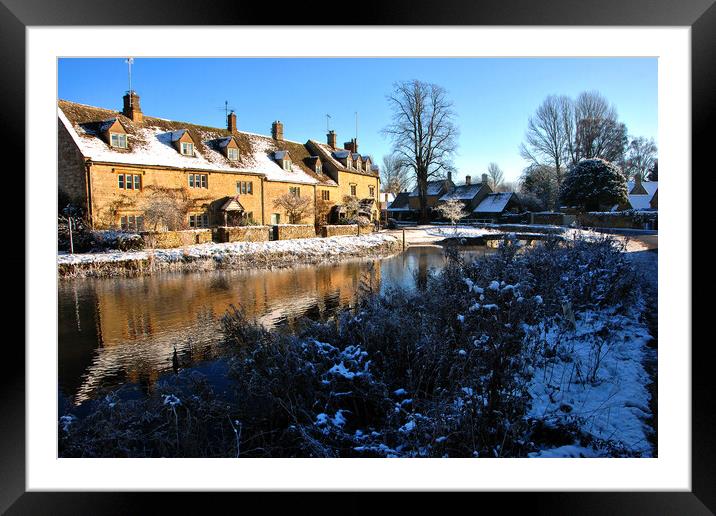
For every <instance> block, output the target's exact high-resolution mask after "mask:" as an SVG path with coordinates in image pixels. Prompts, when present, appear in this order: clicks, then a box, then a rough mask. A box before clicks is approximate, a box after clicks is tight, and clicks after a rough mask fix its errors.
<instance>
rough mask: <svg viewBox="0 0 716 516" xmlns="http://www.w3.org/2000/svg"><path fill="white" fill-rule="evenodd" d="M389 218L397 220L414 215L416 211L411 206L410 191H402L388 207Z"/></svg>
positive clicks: (406, 218)
mask: <svg viewBox="0 0 716 516" xmlns="http://www.w3.org/2000/svg"><path fill="white" fill-rule="evenodd" d="M387 212H388V218H389V219H395V220H409V219H411V218H412V217H414V213H415V211H414V210H412V209H411V208H410V192H400V193H399V194H398V195H396V196H395V199H393V202H391V203H390V205H389V206H388V209H387Z"/></svg>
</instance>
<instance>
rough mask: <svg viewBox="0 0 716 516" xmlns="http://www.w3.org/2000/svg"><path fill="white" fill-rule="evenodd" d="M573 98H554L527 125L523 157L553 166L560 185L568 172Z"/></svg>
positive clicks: (540, 107) (539, 163)
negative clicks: (569, 126) (569, 125)
mask: <svg viewBox="0 0 716 516" xmlns="http://www.w3.org/2000/svg"><path fill="white" fill-rule="evenodd" d="M570 104H571V100H570V99H569V97H565V96H557V95H550V96H548V97H547V98H546V99H544V101H543V102H542V104H541V105H540V106H539V107H538V108H537V111H536V112H535V114H534V115H533V116H531V117H530V118H529V120H528V122H527V133H526V134H525V142H524V143H523V144H522V145H521V147H520V154H521V155H522V157H523V158H524V159H526V160H527V161H528V162H529V163H530V165H534V166H538V167H549V168H551V169H552V170H553V171H554V178H555V181H556V182H557V186H558V187H559V185H561V184H562V178H563V177H564V173H565V171H566V165H567V158H568V151H569V148H570V143H569V135H568V133H567V129H566V127H565V125H566V124H568V122H567V120H569V119H571V116H572V107H571V106H570Z"/></svg>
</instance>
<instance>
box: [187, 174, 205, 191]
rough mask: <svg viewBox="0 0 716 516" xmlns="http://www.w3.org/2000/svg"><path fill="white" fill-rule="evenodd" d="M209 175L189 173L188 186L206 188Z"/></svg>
mask: <svg viewBox="0 0 716 516" xmlns="http://www.w3.org/2000/svg"><path fill="white" fill-rule="evenodd" d="M208 187H209V176H207V175H206V174H189V188H208Z"/></svg>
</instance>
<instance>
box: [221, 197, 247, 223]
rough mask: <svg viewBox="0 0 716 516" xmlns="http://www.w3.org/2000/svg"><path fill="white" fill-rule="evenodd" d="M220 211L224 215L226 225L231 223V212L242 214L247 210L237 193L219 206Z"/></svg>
mask: <svg viewBox="0 0 716 516" xmlns="http://www.w3.org/2000/svg"><path fill="white" fill-rule="evenodd" d="M219 211H220V212H221V213H222V214H223V216H224V226H228V225H229V214H238V215H240V214H242V213H245V211H246V210H244V207H243V206H242V204H241V202H240V201H239V196H238V195H236V196H234V197H231V198H229V199H228V200H227V201H226V202H225V203H224V204H222V205H221V207H220V208H219Z"/></svg>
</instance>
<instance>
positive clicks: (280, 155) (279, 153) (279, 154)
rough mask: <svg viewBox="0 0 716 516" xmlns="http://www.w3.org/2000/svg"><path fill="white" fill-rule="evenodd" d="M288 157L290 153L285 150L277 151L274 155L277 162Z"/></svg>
mask: <svg viewBox="0 0 716 516" xmlns="http://www.w3.org/2000/svg"><path fill="white" fill-rule="evenodd" d="M287 155H288V152H287V151H285V150H280V151H276V152H274V153H273V158H274V159H277V160H282V159H284V158H285V157H286V156H287Z"/></svg>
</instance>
